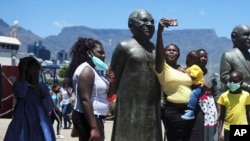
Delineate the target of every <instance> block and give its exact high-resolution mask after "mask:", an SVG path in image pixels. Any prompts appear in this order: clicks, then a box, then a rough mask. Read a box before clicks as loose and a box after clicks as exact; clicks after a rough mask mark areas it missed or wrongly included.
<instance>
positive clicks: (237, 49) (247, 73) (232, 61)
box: [220, 24, 250, 91]
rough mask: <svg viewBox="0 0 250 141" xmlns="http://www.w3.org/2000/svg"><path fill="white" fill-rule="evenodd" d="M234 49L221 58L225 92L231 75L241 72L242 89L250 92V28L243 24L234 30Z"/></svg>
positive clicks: (232, 35)
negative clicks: (234, 72)
mask: <svg viewBox="0 0 250 141" xmlns="http://www.w3.org/2000/svg"><path fill="white" fill-rule="evenodd" d="M231 39H232V42H233V48H232V49H230V50H229V51H227V52H225V53H224V54H223V55H222V58H221V64H220V78H221V82H222V83H223V84H224V86H223V87H224V88H223V91H224V90H226V89H227V88H226V85H225V84H227V82H228V79H229V75H230V73H231V72H232V71H240V72H242V73H243V82H244V83H243V84H242V88H243V89H245V90H248V91H249V90H250V85H249V84H250V53H249V49H250V26H249V25H245V24H241V25H237V26H236V27H234V28H233V30H232V33H231Z"/></svg>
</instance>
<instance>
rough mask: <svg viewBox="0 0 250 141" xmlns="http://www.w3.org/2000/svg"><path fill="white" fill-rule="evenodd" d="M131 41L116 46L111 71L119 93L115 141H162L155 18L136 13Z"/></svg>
mask: <svg viewBox="0 0 250 141" xmlns="http://www.w3.org/2000/svg"><path fill="white" fill-rule="evenodd" d="M128 27H129V29H130V31H131V33H132V34H133V36H132V38H130V39H127V40H124V41H121V42H120V43H118V45H117V46H116V48H115V50H114V52H113V56H112V60H111V68H112V69H113V70H114V72H115V76H116V77H115V92H116V93H117V99H116V110H115V119H114V124H113V132H112V139H111V140H112V141H162V131H161V121H160V113H159V112H160V85H159V82H158V80H157V77H156V75H155V68H154V67H155V46H154V44H153V43H152V42H151V41H150V39H151V38H152V36H153V34H154V31H155V27H154V19H153V17H152V15H151V14H150V13H149V12H148V11H146V10H141V9H140V10H136V11H134V12H132V13H131V15H130V16H129V19H128Z"/></svg>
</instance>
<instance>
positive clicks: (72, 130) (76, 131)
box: [71, 125, 79, 137]
mask: <svg viewBox="0 0 250 141" xmlns="http://www.w3.org/2000/svg"><path fill="white" fill-rule="evenodd" d="M71 137H79V132H78V130H77V129H76V127H75V126H74V125H73V128H72V129H71Z"/></svg>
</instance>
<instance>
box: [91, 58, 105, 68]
mask: <svg viewBox="0 0 250 141" xmlns="http://www.w3.org/2000/svg"><path fill="white" fill-rule="evenodd" d="M91 59H92V61H93V63H94V64H95V67H96V69H97V70H102V71H106V70H108V66H107V65H106V64H105V63H104V62H103V61H102V60H101V59H99V58H97V57H95V56H92V57H91Z"/></svg>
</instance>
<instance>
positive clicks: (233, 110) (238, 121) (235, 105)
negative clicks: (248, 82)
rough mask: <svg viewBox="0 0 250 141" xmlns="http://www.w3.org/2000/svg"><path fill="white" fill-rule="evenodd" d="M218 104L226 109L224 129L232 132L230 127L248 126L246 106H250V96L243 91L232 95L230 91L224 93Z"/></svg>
mask: <svg viewBox="0 0 250 141" xmlns="http://www.w3.org/2000/svg"><path fill="white" fill-rule="evenodd" d="M217 102H218V103H219V104H221V105H224V106H225V107H226V116H225V122H224V128H225V129H227V130H230V125H231V124H235V125H247V124H248V122H247V115H246V105H250V95H249V93H248V92H246V91H243V90H242V93H239V94H231V93H230V92H229V91H226V92H224V93H222V94H221V95H220V97H219V99H218V100H217Z"/></svg>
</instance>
